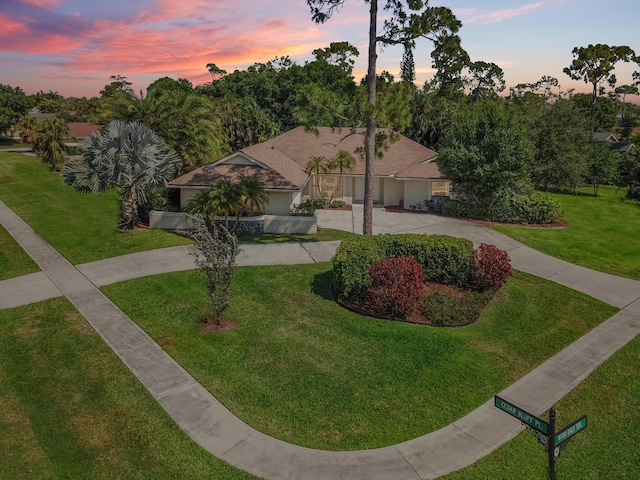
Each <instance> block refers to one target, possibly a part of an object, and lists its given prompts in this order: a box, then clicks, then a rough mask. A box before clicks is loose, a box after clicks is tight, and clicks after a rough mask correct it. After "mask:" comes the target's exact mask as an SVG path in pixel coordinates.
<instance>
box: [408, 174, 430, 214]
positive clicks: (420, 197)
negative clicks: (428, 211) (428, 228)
mask: <svg viewBox="0 0 640 480" xmlns="http://www.w3.org/2000/svg"><path fill="white" fill-rule="evenodd" d="M430 192H431V190H430V188H429V182H426V181H424V180H422V181H418V180H405V181H404V207H405V208H410V207H411V205H421V204H422V205H424V201H425V200H428V199H429V198H430Z"/></svg>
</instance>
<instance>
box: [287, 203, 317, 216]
mask: <svg viewBox="0 0 640 480" xmlns="http://www.w3.org/2000/svg"><path fill="white" fill-rule="evenodd" d="M315 214H316V207H315V205H314V204H313V202H312V201H310V200H305V201H304V202H302V203H299V204H297V205H294V206H293V207H291V215H293V216H296V217H313V216H314V215H315Z"/></svg>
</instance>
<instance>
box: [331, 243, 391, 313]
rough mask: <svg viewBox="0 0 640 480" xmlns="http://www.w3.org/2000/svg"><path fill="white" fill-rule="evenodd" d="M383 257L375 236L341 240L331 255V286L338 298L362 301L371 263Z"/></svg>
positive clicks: (380, 246)
mask: <svg viewBox="0 0 640 480" xmlns="http://www.w3.org/2000/svg"><path fill="white" fill-rule="evenodd" d="M383 258H385V254H384V249H383V248H382V245H381V244H380V242H379V241H378V237H376V236H371V237H368V236H362V237H356V238H353V239H348V240H343V241H342V242H341V243H340V245H339V246H338V248H337V250H336V254H335V256H334V257H333V287H334V289H335V291H336V293H337V295H338V298H339V299H340V300H350V301H354V302H361V301H364V299H365V297H366V294H367V290H368V289H369V286H370V285H371V277H370V275H369V269H370V268H371V264H373V262H376V261H378V260H381V259H383Z"/></svg>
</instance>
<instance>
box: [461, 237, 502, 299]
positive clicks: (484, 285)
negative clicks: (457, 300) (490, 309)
mask: <svg viewBox="0 0 640 480" xmlns="http://www.w3.org/2000/svg"><path fill="white" fill-rule="evenodd" d="M510 276H511V263H510V260H509V254H508V253H507V252H505V251H504V250H501V249H499V248H498V247H496V246H495V245H487V244H486V243H483V244H481V245H480V247H478V249H476V250H475V251H474V252H473V260H472V262H471V269H470V276H469V287H470V288H472V289H473V290H477V291H478V292H484V291H485V290H497V289H498V288H500V287H501V286H502V285H504V284H505V283H506V281H507V279H508V278H509V277H510Z"/></svg>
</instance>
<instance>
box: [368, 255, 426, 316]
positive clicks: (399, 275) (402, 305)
mask: <svg viewBox="0 0 640 480" xmlns="http://www.w3.org/2000/svg"><path fill="white" fill-rule="evenodd" d="M369 275H370V277H371V286H370V287H369V290H368V293H367V299H366V302H365V304H366V305H367V307H368V308H369V309H370V310H372V311H373V313H375V314H376V315H380V316H383V317H387V318H396V319H403V320H410V319H411V318H412V317H414V316H415V315H417V314H418V313H419V312H420V306H421V300H422V296H423V294H424V292H425V289H426V285H425V283H424V281H425V275H424V272H423V271H422V268H421V267H420V265H419V264H418V262H416V261H415V260H414V259H413V258H410V257H395V258H383V259H382V260H378V261H377V262H374V263H373V264H372V265H371V268H370V269H369Z"/></svg>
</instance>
